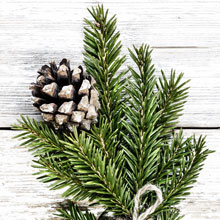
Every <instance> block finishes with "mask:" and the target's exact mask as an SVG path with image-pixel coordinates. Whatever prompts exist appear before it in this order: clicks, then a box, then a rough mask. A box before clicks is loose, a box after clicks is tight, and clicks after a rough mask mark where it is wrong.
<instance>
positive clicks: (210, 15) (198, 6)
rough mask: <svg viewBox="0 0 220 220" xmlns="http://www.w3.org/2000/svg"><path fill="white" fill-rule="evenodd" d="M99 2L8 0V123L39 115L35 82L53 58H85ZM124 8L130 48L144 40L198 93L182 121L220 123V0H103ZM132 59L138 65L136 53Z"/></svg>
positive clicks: (121, 20) (4, 44)
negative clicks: (87, 27) (87, 32)
mask: <svg viewBox="0 0 220 220" xmlns="http://www.w3.org/2000/svg"><path fill="white" fill-rule="evenodd" d="M97 3H99V2H98V1H70V0H63V1H60V0H38V1H36V0H29V1H27V0H16V1H14V0H1V1H0V8H1V13H0V63H1V64H0V67H1V68H0V70H1V71H0V106H1V108H0V127H10V125H11V124H12V123H14V122H15V120H16V118H17V117H18V115H19V114H24V115H31V116H34V117H36V115H37V112H36V110H35V109H34V108H33V107H32V104H31V102H30V91H29V90H28V86H29V84H30V83H31V82H32V81H34V80H35V78H36V71H37V70H38V69H39V68H40V66H41V65H43V64H45V63H48V62H49V61H50V60H56V61H57V62H59V61H60V60H61V59H62V58H63V57H67V58H69V59H71V63H72V65H73V66H76V65H79V64H81V63H82V58H83V57H82V51H83V31H82V27H83V18H84V17H89V14H88V12H87V10H86V8H87V7H90V6H92V5H96V4H97ZM103 3H104V5H105V7H106V8H109V9H110V12H111V14H113V13H117V15H118V16H117V17H118V29H119V30H120V31H121V39H122V42H123V45H124V47H123V53H124V54H125V53H127V49H126V48H127V47H131V46H132V44H136V45H139V44H141V43H142V42H146V43H148V44H150V45H151V46H152V47H153V48H154V53H153V61H154V63H155V64H156V65H155V66H156V68H157V71H158V74H159V70H160V69H161V68H162V69H164V70H165V72H166V73H167V74H169V72H170V69H171V68H175V69H176V70H177V72H185V78H186V79H191V82H190V86H191V90H190V97H189V99H188V103H187V104H186V107H185V111H184V113H185V114H184V116H183V117H182V118H181V120H180V123H179V126H183V127H201V126H202V127H220V99H219V96H220V74H219V69H220V62H219V60H220V2H219V1H218V0H212V1H210V0H203V1H198V0H187V1H186V0H184V1H183V0H181V1H178V2H176V1H174V0H168V1H166V2H164V1H159V0H156V1H155V0H147V1H145V0H139V1H123V0H121V1H116V0H111V1H103ZM127 64H131V60H130V59H129V58H128V60H127Z"/></svg>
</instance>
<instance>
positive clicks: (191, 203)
mask: <svg viewBox="0 0 220 220" xmlns="http://www.w3.org/2000/svg"><path fill="white" fill-rule="evenodd" d="M184 132H185V135H187V136H188V135H191V134H192V133H195V134H196V135H197V136H198V135H199V134H204V135H207V145H208V146H209V148H210V149H212V150H216V152H215V153H213V154H212V155H210V156H209V158H208V159H207V161H206V162H205V166H204V169H203V170H202V172H201V174H200V176H199V179H198V182H197V183H196V184H195V187H194V188H193V190H192V193H191V195H190V196H189V197H188V198H187V200H186V201H184V202H182V203H181V205H180V206H179V207H180V208H181V211H182V213H183V214H185V218H184V220H192V219H196V220H206V219H213V220H219V219H220V213H219V210H220V200H219V198H220V188H219V184H220V173H219V167H220V160H219V157H220V148H219V147H218V145H219V142H220V130H212V129H210V130H186V131H184ZM16 134H18V132H17V131H6V130H2V131H1V132H0V139H1V142H0V152H1V154H0V161H1V162H0V176H1V179H0V185H1V187H0V219H4V220H11V219H14V220H29V219H44V220H46V219H48V220H49V219H50V220H51V219H55V218H54V217H53V215H52V213H53V212H54V210H55V207H57V206H58V202H61V201H62V199H61V197H60V193H61V191H49V190H48V189H47V187H46V185H45V184H43V183H39V182H38V180H36V177H35V176H33V175H32V173H33V172H36V169H33V168H31V164H32V162H31V160H32V156H31V155H30V152H27V150H26V149H24V148H21V147H18V141H17V140H11V137H12V136H14V135H16ZM93 211H96V212H97V210H93ZM98 211H99V210H98Z"/></svg>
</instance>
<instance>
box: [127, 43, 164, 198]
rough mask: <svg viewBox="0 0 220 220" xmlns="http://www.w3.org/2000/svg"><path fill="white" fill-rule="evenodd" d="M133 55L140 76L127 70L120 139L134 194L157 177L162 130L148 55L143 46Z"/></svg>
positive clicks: (152, 67) (146, 48) (132, 70)
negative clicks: (127, 81) (130, 79)
mask: <svg viewBox="0 0 220 220" xmlns="http://www.w3.org/2000/svg"><path fill="white" fill-rule="evenodd" d="M134 51H135V54H134V53H133V52H132V51H131V50H129V52H130V56H131V58H132V59H133V61H134V62H135V63H136V64H137V67H138V70H139V72H136V71H135V70H134V69H133V68H131V67H129V70H130V72H131V74H132V77H133V78H132V79H133V80H134V82H129V84H128V86H127V88H126V91H127V94H128V96H129V101H128V102H129V104H130V106H129V105H125V107H124V109H125V116H126V118H127V120H124V121H123V125H124V127H125V128H126V130H127V132H126V133H123V136H124V140H125V141H126V145H125V146H124V151H125V154H126V155H127V163H128V169H129V178H130V182H131V184H130V186H131V189H132V191H133V193H134V194H136V192H137V190H138V189H139V188H141V187H142V186H143V185H145V184H146V183H147V182H150V181H151V179H152V178H153V177H154V175H155V173H156V172H155V170H157V166H158V165H157V164H158V159H159V157H158V152H159V146H160V140H159V139H158V138H159V136H160V135H161V128H160V127H156V123H157V121H158V119H159V116H160V113H159V112H156V107H157V96H156V95H157V94H155V92H154V88H155V85H156V80H155V77H154V75H153V74H154V66H153V65H152V64H151V57H150V53H151V51H150V49H149V47H148V46H146V45H142V46H141V47H140V48H139V49H137V48H136V47H134ZM127 133H129V136H128V135H127Z"/></svg>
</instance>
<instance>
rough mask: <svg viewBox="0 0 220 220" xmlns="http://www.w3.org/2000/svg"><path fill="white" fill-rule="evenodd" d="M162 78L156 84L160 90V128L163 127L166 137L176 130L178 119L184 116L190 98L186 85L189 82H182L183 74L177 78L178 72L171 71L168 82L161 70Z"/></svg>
mask: <svg viewBox="0 0 220 220" xmlns="http://www.w3.org/2000/svg"><path fill="white" fill-rule="evenodd" d="M161 74H162V77H159V80H158V82H157V84H156V86H157V90H158V111H160V118H159V120H158V126H160V125H161V126H163V129H164V130H163V132H164V135H166V134H169V131H170V130H172V129H174V128H175V126H176V124H177V122H178V121H177V120H178V118H179V117H180V116H181V115H182V114H181V112H182V110H183V107H184V104H185V103H186V98H187V97H188V89H189V87H186V84H187V83H188V82H189V80H187V81H184V82H182V79H183V73H180V74H179V75H178V76H176V72H175V71H174V70H171V74H170V79H169V80H167V78H166V76H165V74H164V72H163V71H162V70H161Z"/></svg>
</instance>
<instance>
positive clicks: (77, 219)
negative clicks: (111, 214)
mask: <svg viewBox="0 0 220 220" xmlns="http://www.w3.org/2000/svg"><path fill="white" fill-rule="evenodd" d="M57 211H58V213H59V214H56V216H59V217H62V218H63V219H66V220H96V217H95V216H94V215H93V214H91V213H89V212H88V211H87V210H86V211H85V213H83V212H82V211H81V210H80V209H79V208H78V207H77V205H76V204H74V203H72V202H71V201H69V200H68V207H62V208H60V209H58V210H57Z"/></svg>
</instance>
